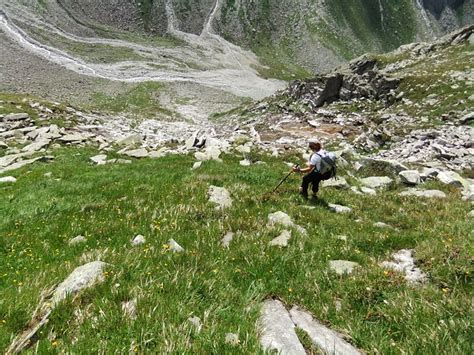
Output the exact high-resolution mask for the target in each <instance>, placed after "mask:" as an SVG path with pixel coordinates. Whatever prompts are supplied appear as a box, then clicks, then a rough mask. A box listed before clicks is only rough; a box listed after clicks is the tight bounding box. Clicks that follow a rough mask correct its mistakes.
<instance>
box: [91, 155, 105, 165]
mask: <svg viewBox="0 0 474 355" xmlns="http://www.w3.org/2000/svg"><path fill="white" fill-rule="evenodd" d="M90 160H91V161H92V162H93V163H96V164H97V165H104V164H105V163H106V162H107V155H105V154H99V155H95V156H93V157H91V158H90Z"/></svg>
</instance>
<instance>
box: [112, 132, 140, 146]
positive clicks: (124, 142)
mask: <svg viewBox="0 0 474 355" xmlns="http://www.w3.org/2000/svg"><path fill="white" fill-rule="evenodd" d="M142 143H143V137H142V136H141V135H139V134H132V135H130V136H127V137H125V138H121V139H119V140H117V141H116V142H115V144H117V145H121V146H128V145H139V144H142Z"/></svg>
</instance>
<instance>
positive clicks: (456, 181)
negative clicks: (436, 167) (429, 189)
mask: <svg viewBox="0 0 474 355" xmlns="http://www.w3.org/2000/svg"><path fill="white" fill-rule="evenodd" d="M436 178H437V179H438V180H439V181H440V182H442V183H443V184H446V185H451V186H456V187H459V188H467V187H468V186H469V183H468V182H467V180H466V179H464V178H463V177H462V176H461V175H459V174H458V173H456V172H454V171H440V172H439V173H438V175H437V176H436Z"/></svg>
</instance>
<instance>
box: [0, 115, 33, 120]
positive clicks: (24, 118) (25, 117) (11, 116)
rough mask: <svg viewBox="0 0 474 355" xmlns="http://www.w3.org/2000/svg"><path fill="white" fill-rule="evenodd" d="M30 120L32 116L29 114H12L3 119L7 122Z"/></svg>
mask: <svg viewBox="0 0 474 355" xmlns="http://www.w3.org/2000/svg"><path fill="white" fill-rule="evenodd" d="M28 118H30V115H29V114H27V113H10V114H8V115H6V116H5V117H4V118H3V119H4V120H5V121H24V120H27V119H28Z"/></svg>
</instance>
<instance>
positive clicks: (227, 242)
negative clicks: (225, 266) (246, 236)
mask: <svg viewBox="0 0 474 355" xmlns="http://www.w3.org/2000/svg"><path fill="white" fill-rule="evenodd" d="M233 239H234V233H233V232H227V233H226V235H224V237H223V238H222V241H221V242H222V246H223V247H224V248H228V247H229V245H230V242H231V241H232V240H233Z"/></svg>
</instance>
